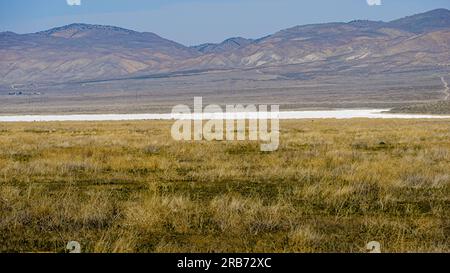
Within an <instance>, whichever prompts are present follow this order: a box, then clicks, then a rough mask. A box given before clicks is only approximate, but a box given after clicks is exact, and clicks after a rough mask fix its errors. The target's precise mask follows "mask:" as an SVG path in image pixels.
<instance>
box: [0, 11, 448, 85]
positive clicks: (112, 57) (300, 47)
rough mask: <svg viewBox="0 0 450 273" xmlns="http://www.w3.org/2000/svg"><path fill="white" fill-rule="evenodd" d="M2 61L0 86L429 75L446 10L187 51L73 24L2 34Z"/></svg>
mask: <svg viewBox="0 0 450 273" xmlns="http://www.w3.org/2000/svg"><path fill="white" fill-rule="evenodd" d="M0 57H1V58H0V75H1V77H0V83H1V84H23V83H35V82H71V81H90V80H107V79H115V78H127V77H139V76H145V75H153V74H167V73H175V72H177V73H180V72H188V71H196V72H202V71H211V70H239V69H261V68H270V69H274V70H280V71H281V70H282V71H285V72H286V74H289V73H291V74H292V73H294V74H295V73H298V72H304V71H346V72H348V73H351V72H352V71H361V70H364V69H365V71H366V73H384V72H389V71H392V70H412V69H415V70H421V69H431V68H432V67H438V66H450V11H449V10H446V9H438V10H433V11H429V12H426V13H422V14H417V15H413V16H409V17H406V18H402V19H399V20H395V21H391V22H374V21H361V20H358V21H352V22H349V23H327V24H315V25H304V26H296V27H293V28H289V29H286V30H282V31H279V32H277V33H275V34H273V35H269V36H267V37H263V38H260V39H256V40H251V39H245V38H230V39H227V40H225V41H224V42H222V43H220V44H203V45H199V46H193V47H187V46H184V45H181V44H179V43H176V42H173V41H170V40H167V39H164V38H162V37H160V36H158V35H156V34H154V33H149V32H144V33H141V32H135V31H132V30H127V29H123V28H118V27H113V26H101V25H87V24H71V25H67V26H63V27H58V28H54V29H50V30H47V31H42V32H38V33H33V34H23V35H20V34H16V33H13V32H2V33H0Z"/></svg>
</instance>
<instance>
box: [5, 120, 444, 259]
mask: <svg viewBox="0 0 450 273" xmlns="http://www.w3.org/2000/svg"><path fill="white" fill-rule="evenodd" d="M170 126H171V123H170V122H158V121H148V122H93V123H89V122H84V123H81V122H80V123H77V122H72V123H70V122H67V123H56V122H55V123H29V124H20V123H18V124H6V123H2V124H0V252H63V251H64V249H65V245H66V243H67V242H68V241H71V240H76V241H79V242H80V243H81V245H82V248H83V251H85V252H365V244H366V243H367V242H369V241H372V240H376V241H380V242H381V244H382V250H383V251H385V252H450V239H449V235H450V122H449V121H447V120H441V121H434V120H428V121H425V120H414V121H413V120H410V121H408V120H363V119H361V120H340V121H338V120H321V121H311V120H304V121H284V122H281V144H280V149H279V150H278V151H277V152H273V153H262V152H260V150H259V143H255V142H175V141H173V140H172V138H171V137H170Z"/></svg>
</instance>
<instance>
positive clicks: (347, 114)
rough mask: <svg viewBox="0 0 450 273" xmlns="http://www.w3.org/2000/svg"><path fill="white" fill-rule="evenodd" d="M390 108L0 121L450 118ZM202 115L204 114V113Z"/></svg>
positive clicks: (37, 117)
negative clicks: (400, 112)
mask: <svg viewBox="0 0 450 273" xmlns="http://www.w3.org/2000/svg"><path fill="white" fill-rule="evenodd" d="M387 111H389V109H346V110H326V111H325V110H323V111H286V112H273V113H272V112H267V113H266V112H260V113H257V112H249V113H203V114H86V115H16V116H0V122H51V121H124V120H174V119H204V120H210V119H256V118H258V117H259V118H264V117H268V118H271V117H273V118H275V117H277V118H279V119H281V120H289V119H352V118H370V119H450V116H441V115H422V114H417V115H416V114H390V113H386V112H387ZM202 115H203V116H202Z"/></svg>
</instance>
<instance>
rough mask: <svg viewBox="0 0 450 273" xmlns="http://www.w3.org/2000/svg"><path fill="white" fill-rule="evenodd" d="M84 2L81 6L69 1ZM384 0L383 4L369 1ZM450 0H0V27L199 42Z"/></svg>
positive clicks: (402, 12)
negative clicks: (119, 32) (83, 27)
mask: <svg viewBox="0 0 450 273" xmlns="http://www.w3.org/2000/svg"><path fill="white" fill-rule="evenodd" d="M68 1H73V2H75V3H76V2H77V1H81V5H72V6H71V5H68V3H67V2H68ZM367 1H373V2H374V3H376V2H378V1H382V4H381V5H372V6H370V5H368V3H367ZM435 8H447V9H450V1H449V0H311V1H303V0H38V1H36V0H0V31H6V30H9V31H14V32H17V33H29V32H36V31H40V30H45V29H49V28H52V27H56V26H62V25H65V24H70V23H75V22H77V23H90V24H108V25H115V26H120V27H125V28H130V29H133V30H138V31H149V32H155V33H157V34H159V35H161V36H163V37H165V38H168V39H171V40H174V41H177V42H180V43H183V44H185V45H194V44H200V43H205V42H220V41H222V40H224V39H226V38H229V37H234V36H242V37H247V38H259V37H262V36H265V35H268V34H271V33H274V32H276V31H278V30H281V29H284V28H288V27H292V26H295V25H302V24H309V23H323V22H331V21H333V22H336V21H351V20H354V19H370V20H385V21H387V20H392V19H397V18H400V17H403V16H406V15H412V14H415V13H419V12H424V11H427V10H431V9H435Z"/></svg>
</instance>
